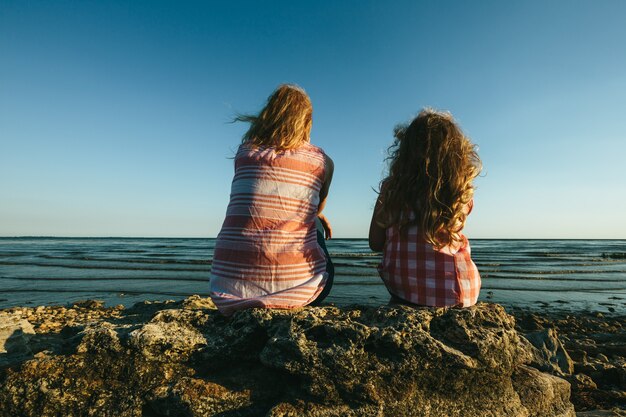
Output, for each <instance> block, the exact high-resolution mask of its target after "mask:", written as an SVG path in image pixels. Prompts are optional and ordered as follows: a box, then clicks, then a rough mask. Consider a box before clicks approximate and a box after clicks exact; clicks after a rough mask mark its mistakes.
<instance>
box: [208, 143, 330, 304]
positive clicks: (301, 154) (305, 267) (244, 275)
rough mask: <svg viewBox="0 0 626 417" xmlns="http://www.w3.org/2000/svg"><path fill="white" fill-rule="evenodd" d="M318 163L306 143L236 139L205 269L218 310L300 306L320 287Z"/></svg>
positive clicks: (319, 153)
mask: <svg viewBox="0 0 626 417" xmlns="http://www.w3.org/2000/svg"><path fill="white" fill-rule="evenodd" d="M325 170H326V158H325V154H324V151H323V150H322V149H320V148H318V147H317V146H314V145H311V144H309V143H307V144H305V145H303V146H301V147H299V148H297V149H293V150H288V151H281V152H276V151H275V150H274V149H273V148H252V147H250V146H248V145H245V144H244V145H241V146H240V147H239V150H238V152H237V155H236V156H235V176H234V178H233V182H232V186H231V194H230V203H229V204H228V209H227V211H226V219H225V220H224V224H223V225H222V229H221V231H220V233H219V235H218V236H217V241H216V244H215V251H214V256H213V266H212V269H211V298H212V299H213V302H215V305H216V306H217V308H218V309H219V310H220V311H221V312H222V313H224V314H226V315H230V314H232V313H233V312H235V311H236V310H241V309H245V308H252V307H263V308H296V307H301V306H304V305H307V304H309V303H311V302H312V301H314V300H315V298H316V297H317V296H318V295H319V293H320V292H321V291H322V289H323V287H324V284H325V281H326V258H325V256H324V252H323V251H322V248H321V247H320V246H319V244H318V243H317V229H316V226H315V219H316V217H317V209H318V206H319V203H320V189H321V187H322V184H323V181H324V175H325Z"/></svg>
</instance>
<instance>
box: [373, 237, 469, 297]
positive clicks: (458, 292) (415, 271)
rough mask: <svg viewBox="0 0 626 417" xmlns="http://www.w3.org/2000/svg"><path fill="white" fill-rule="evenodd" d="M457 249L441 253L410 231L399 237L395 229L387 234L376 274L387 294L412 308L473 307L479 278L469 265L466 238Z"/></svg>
mask: <svg viewBox="0 0 626 417" xmlns="http://www.w3.org/2000/svg"><path fill="white" fill-rule="evenodd" d="M461 236H462V238H463V241H462V242H461V245H460V247H459V248H458V249H455V248H451V247H449V246H446V247H444V248H442V249H440V250H435V248H434V247H433V246H432V245H431V244H429V243H427V242H426V241H425V240H424V239H423V238H422V237H421V236H419V234H418V233H417V226H412V227H411V228H409V230H408V233H407V235H406V237H402V236H401V234H400V232H399V230H398V228H397V227H393V226H392V227H389V228H387V231H386V239H385V247H384V251H383V259H382V262H381V264H380V265H379V266H378V272H379V274H380V276H381V278H382V279H383V281H384V282H385V285H386V286H387V289H388V290H389V292H390V293H391V294H392V295H394V296H396V297H398V298H401V299H402V300H405V301H408V302H410V303H413V304H419V305H424V306H433V307H445V306H461V307H469V306H472V305H474V304H476V301H477V299H478V293H479V292H480V274H479V273H478V268H476V265H475V264H474V262H473V261H472V258H471V256H470V255H471V251H470V245H469V242H468V241H467V238H466V237H465V236H464V235H461Z"/></svg>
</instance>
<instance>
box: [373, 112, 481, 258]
mask: <svg viewBox="0 0 626 417" xmlns="http://www.w3.org/2000/svg"><path fill="white" fill-rule="evenodd" d="M394 136H395V141H394V143H393V144H392V145H391V146H390V148H389V157H388V159H389V160H390V165H389V175H388V176H387V178H386V179H384V180H383V181H382V182H381V186H380V200H381V208H380V210H379V212H378V215H377V218H376V220H377V222H378V223H380V224H381V225H383V226H385V227H390V226H392V225H395V226H398V227H399V229H400V232H401V233H406V231H407V229H408V228H409V227H410V226H413V225H417V227H418V230H419V232H420V234H421V236H423V238H424V239H425V240H426V241H427V242H429V243H431V244H432V245H433V246H434V247H436V248H438V249H440V248H442V247H444V246H446V245H454V244H457V243H460V242H461V241H462V238H461V235H460V232H461V230H462V229H463V227H464V226H465V220H466V218H467V213H466V211H467V210H466V209H465V206H466V205H467V204H468V203H469V202H470V200H471V199H472V197H473V195H474V186H473V184H472V181H473V180H474V178H476V176H478V174H479V173H480V171H481V169H482V164H481V161H480V158H479V157H478V154H477V153H476V146H475V145H473V144H472V143H471V142H470V140H469V139H468V138H467V137H466V136H465V135H464V134H463V132H462V131H461V129H460V127H459V126H458V125H457V124H456V122H455V121H454V119H453V118H452V115H451V114H450V113H443V112H438V111H435V110H432V109H424V110H422V111H421V112H420V113H419V114H418V116H417V117H416V118H415V119H413V121H411V123H410V124H408V125H398V126H396V128H395V130H394ZM411 213H412V214H413V216H411Z"/></svg>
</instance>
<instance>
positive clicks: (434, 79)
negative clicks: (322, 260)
mask: <svg viewBox="0 0 626 417" xmlns="http://www.w3.org/2000/svg"><path fill="white" fill-rule="evenodd" d="M624 16H626V2H624V1H621V0H613V1H611V0H603V1H591V0H589V1H575V0H574V1H571V0H563V1H515V2H503V1H479V2H461V1H458V2H456V1H395V2H383V1H309V2H299V1H270V2H252V1H251V2H245V1H227V2H226V1H223V2H211V1H197V2H192V1H180V2H179V1H170V2H164V1H155V0H151V1H13V0H3V1H2V2H0V236H17V235H55V236H164V237H165V236H182V237H203V236H207V237H212V236H215V235H216V234H217V232H218V231H219V228H220V226H221V222H222V220H223V216H224V213H225V210H226V205H227V203H228V194H229V189H230V181H231V178H232V160H231V159H229V158H230V157H232V156H233V153H234V150H235V149H236V147H237V145H238V143H239V141H240V137H241V134H242V133H243V132H244V130H245V126H244V125H241V124H230V123H228V122H229V120H230V119H231V118H232V116H233V115H234V114H235V112H254V111H257V110H259V109H260V108H261V106H262V105H263V103H264V101H265V99H266V97H267V96H268V95H269V94H270V93H271V92H272V90H273V89H274V88H275V87H276V86H277V85H278V84H280V83H284V82H290V83H297V84H299V85H301V86H302V87H304V88H305V89H306V90H307V92H308V93H309V95H310V96H311V99H312V101H313V105H314V124H313V132H312V142H313V143H315V144H317V145H319V146H321V147H323V148H324V149H325V150H326V151H327V153H328V154H329V155H331V156H332V158H333V159H334V160H335V164H336V170H335V178H334V181H333V185H332V187H331V193H330V197H329V202H328V206H327V209H326V213H327V215H328V217H329V219H330V220H331V222H332V223H333V226H334V231H335V236H337V237H363V236H366V234H367V229H368V225H369V219H370V215H371V210H372V207H373V202H374V199H375V193H374V191H373V190H372V187H376V185H377V184H378V182H379V181H380V180H381V178H382V176H383V173H384V168H385V165H384V163H383V159H384V156H385V154H386V153H385V152H386V148H387V147H388V145H389V144H390V143H391V141H392V129H393V127H394V125H395V124H397V123H399V122H404V121H407V120H408V119H409V118H411V117H412V116H413V115H415V114H416V113H417V112H418V111H419V109H420V108H422V107H424V106H433V107H436V108H439V109H444V110H449V111H451V112H452V114H453V115H454V116H455V117H456V118H457V119H458V120H459V122H460V124H461V126H462V127H463V128H464V130H465V132H466V133H467V134H468V135H469V136H470V137H471V138H472V139H473V140H474V142H475V143H477V144H478V145H479V147H480V156H481V157H482V160H483V163H484V167H485V169H484V176H483V177H481V178H479V179H478V180H477V186H478V190H477V193H476V198H475V210H474V212H473V213H472V216H470V218H469V220H468V225H467V229H466V231H467V234H468V236H469V237H470V238H626V221H624V218H623V216H624V214H623V213H625V212H626V186H625V180H626V166H625V164H624V162H623V160H624V155H625V154H626V140H625V137H624V132H625V131H626V115H625V114H626V52H625V51H626V49H625V48H624V45H625V44H626V25H624V24H623V22H624V21H623V19H624Z"/></svg>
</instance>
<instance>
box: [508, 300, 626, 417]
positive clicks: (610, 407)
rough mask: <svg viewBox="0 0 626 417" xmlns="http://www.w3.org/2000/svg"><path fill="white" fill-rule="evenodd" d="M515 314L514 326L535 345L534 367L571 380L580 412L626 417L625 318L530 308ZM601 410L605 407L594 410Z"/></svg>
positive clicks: (573, 398)
mask: <svg viewBox="0 0 626 417" xmlns="http://www.w3.org/2000/svg"><path fill="white" fill-rule="evenodd" d="M515 316H516V318H517V326H516V328H517V329H518V330H519V332H520V333H521V334H524V335H525V336H526V337H527V338H528V339H529V340H531V342H534V343H533V344H534V346H535V347H536V348H537V350H536V351H535V357H534V359H533V361H532V363H531V365H532V366H535V367H537V368H538V369H542V370H546V371H548V372H551V373H554V374H556V375H561V376H563V377H564V378H566V379H567V380H568V381H569V382H570V384H571V388H572V397H571V400H572V402H573V403H574V406H575V407H576V410H577V411H580V415H581V416H583V415H589V416H591V415H598V416H626V320H625V318H624V317H621V316H607V315H604V314H602V313H599V312H595V313H592V312H581V313H579V314H575V315H574V314H571V313H567V312H562V313H558V312H553V313H550V314H548V315H539V314H536V313H533V312H529V311H517V312H515ZM557 332H558V338H557V337H556V335H557ZM568 358H571V361H572V362H573V363H572V364H573V368H572V366H571V365H570V359H568ZM568 371H569V372H568ZM597 409H605V410H606V411H604V412H601V411H591V410H597ZM584 411H590V413H588V414H587V413H583V412H584ZM594 413H595V414H594Z"/></svg>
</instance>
